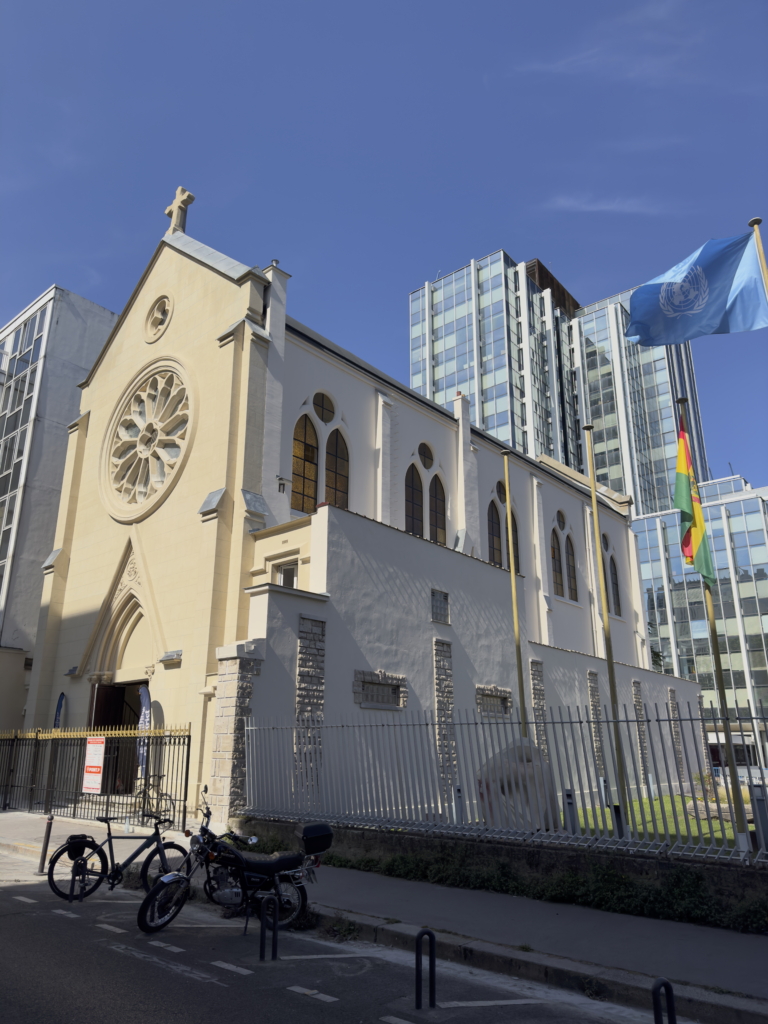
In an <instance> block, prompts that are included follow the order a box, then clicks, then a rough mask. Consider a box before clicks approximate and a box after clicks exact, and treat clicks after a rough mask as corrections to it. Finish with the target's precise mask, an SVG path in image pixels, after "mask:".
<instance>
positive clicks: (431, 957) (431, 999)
mask: <svg viewBox="0 0 768 1024" xmlns="http://www.w3.org/2000/svg"><path fill="white" fill-rule="evenodd" d="M425 935H426V937H427V938H428V939H429V1007H430V1009H434V1006H435V950H436V940H435V933H434V932H433V931H431V930H430V929H429V928H422V929H421V931H420V932H419V934H418V935H417V936H416V1009H417V1010H420V1009H421V987H422V984H421V983H422V977H421V974H422V968H421V948H422V943H423V940H424V936H425Z"/></svg>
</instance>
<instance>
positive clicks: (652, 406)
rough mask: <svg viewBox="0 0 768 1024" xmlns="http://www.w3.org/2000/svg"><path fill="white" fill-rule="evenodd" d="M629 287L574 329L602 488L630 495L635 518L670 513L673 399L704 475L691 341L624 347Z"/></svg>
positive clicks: (594, 307) (579, 318)
mask: <svg viewBox="0 0 768 1024" xmlns="http://www.w3.org/2000/svg"><path fill="white" fill-rule="evenodd" d="M631 294H632V290H631V289H630V290H629V291H625V292H621V293H620V294H618V295H613V296H611V297H610V298H608V299H603V300H602V301H601V302H594V303H592V304H591V305H589V306H584V307H582V308H581V309H578V310H576V316H575V318H574V320H573V322H572V324H571V329H572V334H573V337H574V349H575V350H576V351H577V352H578V353H579V355H580V359H581V374H580V377H581V380H580V390H583V394H584V404H583V406H582V415H583V419H584V422H585V423H590V422H591V423H592V425H593V427H594V433H593V435H592V436H593V440H594V444H595V471H596V475H597V479H598V482H599V483H602V484H605V485H606V486H607V487H610V488H612V489H613V490H614V491H619V493H621V494H631V495H632V498H633V500H634V504H635V514H636V515H644V514H648V513H651V512H663V511H666V510H667V509H671V508H672V497H673V495H674V491H675V465H676V461H677V420H678V407H677V404H676V402H677V399H678V398H683V397H686V398H688V421H689V428H690V436H691V449H692V455H693V464H694V469H695V472H696V478H697V479H698V480H706V479H707V477H708V476H709V470H708V467H707V458H706V451H705V448H704V434H703V431H702V426H701V414H700V411H699V400H698V395H697V392H696V377H695V375H694V371H693V356H692V354H691V343H690V342H689V341H687V342H686V343H685V344H684V345H665V346H653V347H649V348H644V347H642V346H640V345H635V344H633V343H632V342H628V341H627V340H626V338H625V337H624V330H625V328H626V325H627V323H628V322H629V297H630V295H631Z"/></svg>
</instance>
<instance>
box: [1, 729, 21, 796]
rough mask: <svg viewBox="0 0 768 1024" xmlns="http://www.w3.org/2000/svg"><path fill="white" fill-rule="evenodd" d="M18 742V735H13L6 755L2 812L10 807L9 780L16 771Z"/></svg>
mask: <svg viewBox="0 0 768 1024" xmlns="http://www.w3.org/2000/svg"><path fill="white" fill-rule="evenodd" d="M18 742H19V736H18V733H14V736H13V739H12V740H11V749H10V752H9V754H8V773H7V775H6V777H5V796H4V797H3V810H4V811H7V810H8V808H9V807H10V805H11V779H12V777H13V773H14V771H15V770H16V747H17V745H18Z"/></svg>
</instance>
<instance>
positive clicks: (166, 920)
mask: <svg viewBox="0 0 768 1024" xmlns="http://www.w3.org/2000/svg"><path fill="white" fill-rule="evenodd" d="M188 897H189V882H188V881H187V880H186V879H181V878H176V879H174V880H173V881H172V882H164V881H163V880H162V879H161V880H160V881H159V882H158V883H157V885H155V886H154V887H153V889H152V891H151V892H150V893H148V894H147V895H146V896H145V897H144V902H143V903H142V904H141V906H140V907H139V914H138V917H137V919H136V923H137V924H138V926H139V928H140V929H141V930H142V931H143V932H159V931H160V929H161V928H165V926H166V925H167V924H170V923H171V921H172V920H173V919H174V917H176V915H177V914H178V913H179V912H180V910H181V908H182V907H183V906H184V904H185V903H186V902H187V898H188Z"/></svg>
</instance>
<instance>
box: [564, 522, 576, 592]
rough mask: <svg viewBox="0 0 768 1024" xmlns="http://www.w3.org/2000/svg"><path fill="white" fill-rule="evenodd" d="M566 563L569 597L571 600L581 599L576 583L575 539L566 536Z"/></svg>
mask: <svg viewBox="0 0 768 1024" xmlns="http://www.w3.org/2000/svg"><path fill="white" fill-rule="evenodd" d="M565 565H566V568H567V570H568V597H569V598H570V599H571V601H578V600H579V589H578V586H577V585H576V555H575V554H574V552H573V541H572V540H571V538H570V537H566V538H565Z"/></svg>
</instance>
